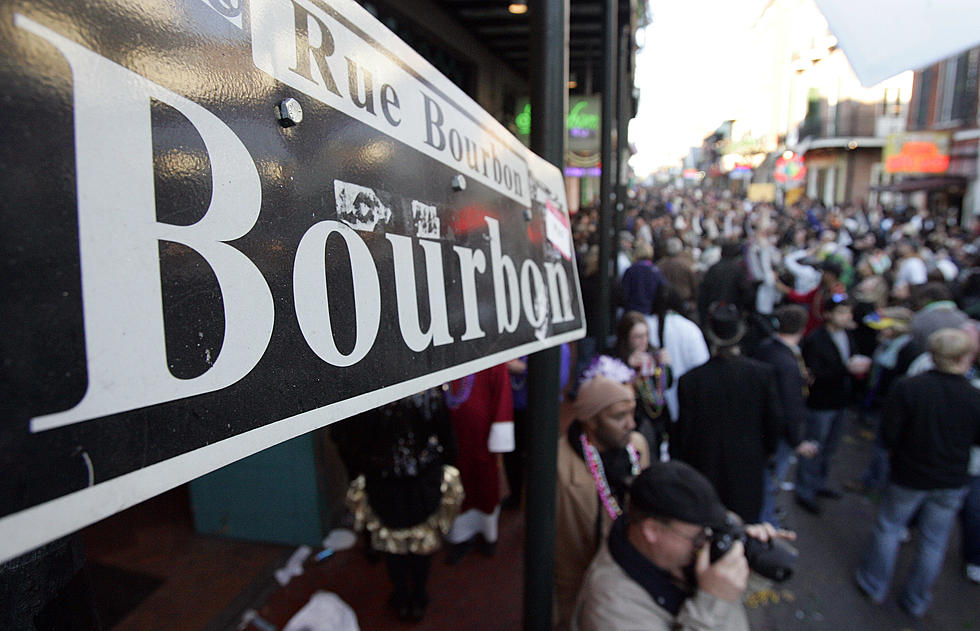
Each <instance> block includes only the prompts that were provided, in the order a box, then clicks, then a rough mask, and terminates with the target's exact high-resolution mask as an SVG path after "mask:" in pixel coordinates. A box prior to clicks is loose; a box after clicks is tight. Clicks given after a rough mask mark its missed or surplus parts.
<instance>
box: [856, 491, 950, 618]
mask: <svg viewBox="0 0 980 631" xmlns="http://www.w3.org/2000/svg"><path fill="white" fill-rule="evenodd" d="M966 492H967V487H960V488H957V489H936V490H932V491H922V490H919V489H907V488H905V487H903V486H898V485H897V484H894V483H893V484H890V485H888V488H887V489H886V490H885V494H884V495H883V496H882V499H881V504H879V505H878V516H877V517H876V519H875V525H874V530H873V532H872V536H871V543H870V544H869V546H868V548H867V550H866V551H865V553H864V558H863V560H862V562H861V566H860V567H859V568H858V570H857V573H856V574H855V578H856V579H857V582H858V584H859V585H860V586H861V588H862V589H863V590H864V591H865V592H866V593H867V594H868V596H870V597H871V599H872V600H874V601H875V602H879V603H880V602H884V600H885V596H887V595H888V587H889V585H890V584H891V580H892V573H893V572H894V570H895V558H896V557H897V556H898V547H899V545H900V544H901V536H902V530H903V529H904V528H905V527H906V526H907V525H908V523H909V521H910V520H911V519H912V517H913V516H914V515H915V513H916V511H918V512H919V518H918V520H917V522H916V523H918V525H919V545H918V550H917V551H916V555H915V560H914V561H913V562H912V567H911V569H910V570H909V576H908V579H907V580H906V582H905V587H904V589H903V592H902V596H901V604H902V605H903V606H904V607H905V609H907V610H908V611H909V613H911V614H913V615H915V616H921V615H922V614H924V613H925V612H926V609H928V608H929V603H930V602H931V601H932V591H931V590H932V584H933V583H934V582H935V581H936V577H938V576H939V572H940V570H941V569H942V567H943V557H944V556H945V554H946V543H947V541H948V540H949V533H950V530H952V528H953V521H954V520H955V519H956V513H957V511H959V510H960V506H961V505H962V504H963V498H964V497H966Z"/></svg>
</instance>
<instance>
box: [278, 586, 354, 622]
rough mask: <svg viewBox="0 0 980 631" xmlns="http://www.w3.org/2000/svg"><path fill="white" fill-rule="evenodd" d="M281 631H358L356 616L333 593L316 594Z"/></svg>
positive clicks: (321, 592) (348, 606)
mask: <svg viewBox="0 0 980 631" xmlns="http://www.w3.org/2000/svg"><path fill="white" fill-rule="evenodd" d="M282 631H360V627H359V626H357V615H356V614H355V613H354V610H353V609H351V608H350V605H348V604H347V603H345V602H344V601H343V600H341V599H340V597H339V596H338V595H337V594H334V593H333V592H323V591H320V592H316V593H315V594H313V596H311V597H310V602H308V603H306V604H305V605H304V606H303V608H302V609H300V610H299V611H298V612H296V615H295V616H293V617H292V618H290V619H289V622H287V623H286V626H285V627H284V628H283V630H282Z"/></svg>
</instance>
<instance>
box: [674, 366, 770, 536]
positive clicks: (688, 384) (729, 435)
mask: <svg viewBox="0 0 980 631" xmlns="http://www.w3.org/2000/svg"><path fill="white" fill-rule="evenodd" d="M773 373H774V370H773V368H772V367H771V366H768V365H766V364H763V363H762V362H759V361H756V360H754V359H748V358H745V357H727V356H715V357H712V358H711V359H710V360H709V361H708V362H707V363H706V364H703V365H701V366H698V367H697V368H694V369H693V370H691V371H689V372H688V373H686V374H685V375H683V376H682V377H681V378H680V381H679V382H678V398H679V403H680V415H679V418H678V420H677V423H676V424H675V425H674V427H673V429H672V430H671V434H670V452H671V455H672V456H673V457H674V458H677V459H679V460H683V461H684V462H687V463H688V464H690V465H692V466H693V467H694V468H696V469H697V470H699V471H700V472H701V473H703V474H704V475H705V476H706V477H707V478H708V479H709V480H711V482H712V484H714V486H715V490H716V491H718V495H719V496H720V497H721V500H722V502H723V503H724V504H725V506H727V507H728V508H729V509H731V510H733V511H735V512H736V513H738V514H739V516H740V517H742V519H743V520H745V521H746V522H747V523H754V522H757V521H758V520H759V513H760V511H761V509H762V485H763V475H764V474H765V469H766V463H767V461H768V459H769V456H770V455H772V453H773V452H775V450H776V446H777V445H778V444H779V439H780V438H781V435H782V431H783V422H784V421H783V411H782V406H781V405H780V402H779V394H778V392H777V390H776V377H775V375H774V374H773Z"/></svg>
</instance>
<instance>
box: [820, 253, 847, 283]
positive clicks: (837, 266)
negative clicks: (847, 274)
mask: <svg viewBox="0 0 980 631" xmlns="http://www.w3.org/2000/svg"><path fill="white" fill-rule="evenodd" d="M820 269H821V270H822V271H824V272H830V273H831V274H833V275H834V276H836V277H837V278H840V275H841V274H843V273H844V266H843V265H841V262H840V261H838V260H835V259H832V258H829V257H828V258H826V259H824V261H823V263H821V264H820Z"/></svg>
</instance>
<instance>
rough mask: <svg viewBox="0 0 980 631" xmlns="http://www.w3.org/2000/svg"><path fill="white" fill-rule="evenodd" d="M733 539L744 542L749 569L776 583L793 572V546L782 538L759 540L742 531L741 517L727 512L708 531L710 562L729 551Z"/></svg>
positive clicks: (733, 542)
mask: <svg viewBox="0 0 980 631" xmlns="http://www.w3.org/2000/svg"><path fill="white" fill-rule="evenodd" d="M736 541H741V542H742V543H743V544H744V545H745V559H746V561H748V562H749V567H750V568H752V571H753V572H755V573H757V574H759V575H761V576H764V577H765V578H768V579H771V580H773V581H776V582H782V581H785V580H786V579H788V578H789V577H790V576H792V575H793V567H794V566H795V565H796V559H797V557H798V556H799V552H797V550H796V548H794V547H793V546H791V545H790V544H789V543H787V542H786V541H784V540H782V539H770V540H769V541H759V540H758V539H755V538H753V537H750V536H749V535H748V534H747V533H746V532H745V526H744V525H743V524H742V520H740V519H739V518H738V516H737V515H735V514H734V513H728V520H727V522H726V523H725V525H724V526H722V527H721V528H717V529H714V530H713V531H712V533H711V562H712V563H714V562H715V561H717V560H718V559H720V558H721V557H723V556H724V555H725V553H726V552H728V551H729V550H731V548H732V546H733V545H735V542H736Z"/></svg>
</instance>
